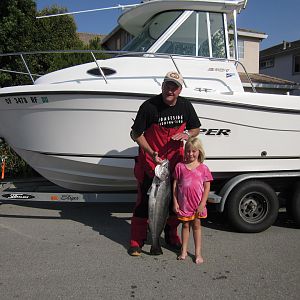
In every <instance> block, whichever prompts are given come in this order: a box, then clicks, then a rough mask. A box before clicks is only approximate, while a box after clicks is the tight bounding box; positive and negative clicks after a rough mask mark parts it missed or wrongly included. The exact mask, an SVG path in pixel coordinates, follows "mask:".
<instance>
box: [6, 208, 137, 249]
mask: <svg viewBox="0 0 300 300" xmlns="http://www.w3.org/2000/svg"><path fill="white" fill-rule="evenodd" d="M13 204H15V205H20V206H25V207H34V208H39V209H51V210H56V211H59V214H60V217H57V216H40V215H37V216H33V215H30V216H28V215H27V216H26V215H4V214H1V213H0V217H5V218H28V219H58V220H59V219H66V220H73V221H76V222H79V223H82V224H84V225H86V226H89V227H91V228H92V229H93V230H94V231H96V232H98V233H99V234H100V235H103V236H105V237H107V238H109V239H111V240H112V241H114V242H116V243H118V244H120V245H122V246H123V247H124V248H126V249H127V248H128V244H129V234H130V218H131V214H132V210H133V206H134V203H113V204H112V203H49V202H21V203H16V202H14V203H13ZM122 214H125V216H122Z"/></svg>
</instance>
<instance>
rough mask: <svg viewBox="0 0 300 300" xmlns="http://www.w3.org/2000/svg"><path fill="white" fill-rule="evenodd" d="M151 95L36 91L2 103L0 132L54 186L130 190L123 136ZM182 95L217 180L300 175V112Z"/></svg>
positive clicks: (132, 149) (130, 150)
mask: <svg viewBox="0 0 300 300" xmlns="http://www.w3.org/2000/svg"><path fill="white" fill-rule="evenodd" d="M151 95H152V94H151V93H149V94H144V95H142V94H140V93H133V92H131V93H130V92H128V93H117V94H116V93H113V92H111V93H109V92H101V91H99V92H93V93H92V92H90V93H84V92H79V91H78V92H76V93H74V92H71V91H65V92H52V93H50V92H48V93H44V92H37V91H35V92H32V93H29V92H26V93H23V94H21V93H19V94H18V95H17V96H14V95H10V96H9V97H8V96H6V97H1V98H0V113H1V115H0V117H1V120H0V131H1V132H0V133H1V136H2V137H4V138H5V139H6V141H7V142H8V143H9V144H10V145H11V146H12V147H13V149H15V151H16V152H17V153H18V154H19V155H20V156H21V157H23V158H24V159H25V161H27V162H28V164H29V165H31V166H32V167H33V168H34V169H35V170H36V171H37V172H39V173H40V174H41V175H42V176H44V177H45V178H47V179H48V180H50V181H52V182H53V183H55V184H57V185H60V186H62V187H65V188H68V189H72V190H77V191H90V192H98V191H116V190H119V191H126V190H135V189H136V182H135V178H134V174H133V166H134V157H135V156H136V155H137V150H138V149H137V146H136V144H135V143H134V142H133V141H132V140H131V139H130V137H129V132H130V128H131V126H132V124H133V119H134V118H135V116H136V113H137V110H138V108H139V106H140V105H141V104H142V102H143V101H145V100H146V99H147V98H148V97H150V96H151ZM184 96H186V97H187V98H189V99H190V101H191V102H192V103H193V105H194V107H195V110H196V112H197V115H198V116H199V118H200V120H201V123H202V126H201V134H200V138H201V139H202V141H203V143H204V147H205V150H206V153H207V160H206V163H207V165H208V166H209V167H210V169H211V170H212V172H213V174H214V177H215V178H216V179H220V178H228V177H230V176H232V174H240V173H247V172H269V171H294V170H300V158H299V157H300V145H299V141H300V122H299V121H300V117H299V116H300V114H299V111H297V110H292V109H288V108H283V107H282V108H278V106H276V108H275V106H274V107H273V106H270V105H269V106H268V105H267V102H266V103H264V101H266V100H265V98H266V97H265V98H264V97H263V96H260V95H254V96H253V95H252V94H247V93H240V94H238V95H221V94H215V95H210V96H208V95H206V94H205V93H204V94H201V93H200V95H199V94H195V92H192V91H189V90H188V89H186V90H185V91H184ZM257 97H258V99H256V98H257ZM273 97H274V96H273ZM7 98H10V99H14V98H19V99H22V98H23V103H11V104H7ZM250 98H252V99H250ZM31 99H35V100H36V102H32V101H31ZM20 101H21V100H20ZM268 101H270V100H268ZM273 101H279V98H278V97H277V98H276V97H275V98H273ZM12 102H13V101H12ZM246 103H248V104H246ZM249 103H262V104H260V105H258V104H252V105H249Z"/></svg>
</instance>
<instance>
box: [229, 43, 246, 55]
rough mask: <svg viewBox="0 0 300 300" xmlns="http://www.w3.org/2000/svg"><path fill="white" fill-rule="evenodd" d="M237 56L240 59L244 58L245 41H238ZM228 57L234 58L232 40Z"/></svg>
mask: <svg viewBox="0 0 300 300" xmlns="http://www.w3.org/2000/svg"><path fill="white" fill-rule="evenodd" d="M238 55H239V59H240V58H245V41H244V40H241V39H238ZM230 57H232V58H235V52H234V42H233V40H232V42H231V45H230Z"/></svg>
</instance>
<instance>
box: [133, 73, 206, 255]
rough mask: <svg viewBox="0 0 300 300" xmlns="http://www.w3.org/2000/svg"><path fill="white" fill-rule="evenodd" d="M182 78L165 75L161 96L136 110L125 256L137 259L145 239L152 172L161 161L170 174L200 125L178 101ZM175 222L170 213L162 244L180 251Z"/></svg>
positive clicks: (181, 100) (188, 106) (185, 103)
mask: <svg viewBox="0 0 300 300" xmlns="http://www.w3.org/2000/svg"><path fill="white" fill-rule="evenodd" d="M182 85H183V78H182V76H181V75H180V74H178V73H177V72H173V71H171V72H168V73H167V74H166V76H165V78H164V82H163V85H162V93H161V94H159V95H157V96H154V97H152V98H150V99H148V100H147V101H145V102H144V103H143V104H142V105H141V106H140V108H139V111H138V113H137V116H136V119H135V121H134V124H133V126H132V130H131V133H130V135H131V138H132V139H133V140H134V141H136V142H137V144H138V145H139V156H138V157H137V160H136V164H135V167H134V173H135V176H136V178H137V183H138V195H137V202H136V205H135V208H134V211H133V216H132V219H131V238H130V248H129V250H128V253H129V254H130V255H132V256H140V255H141V248H142V247H143V245H144V241H145V240H146V239H147V219H148V199H149V198H148V195H147V192H148V190H149V188H150V186H151V184H152V179H153V177H154V168H155V166H156V165H157V164H160V163H161V162H162V161H163V160H164V159H168V160H169V161H170V171H171V174H172V173H173V170H174V168H175V165H176V164H177V163H178V162H179V161H182V160H183V152H184V151H183V141H184V140H187V139H188V138H189V137H190V136H197V135H198V134H199V131H200V130H199V127H200V125H201V124H200V121H199V119H198V117H197V115H196V112H195V110H194V108H193V106H192V104H191V103H190V102H189V101H188V100H186V99H184V98H183V97H180V96H179V94H180V93H181V90H182ZM178 225H179V221H178V220H177V217H176V215H174V213H173V212H172V209H170V217H169V218H168V220H167V224H166V226H165V229H164V232H165V241H166V243H167V244H168V245H169V246H171V247H174V248H175V249H177V250H178V249H180V248H181V242H180V238H179V236H178V234H177V226H178Z"/></svg>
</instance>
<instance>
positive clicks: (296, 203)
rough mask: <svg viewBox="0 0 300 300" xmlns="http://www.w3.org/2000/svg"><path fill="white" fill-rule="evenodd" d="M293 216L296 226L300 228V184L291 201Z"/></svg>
mask: <svg viewBox="0 0 300 300" xmlns="http://www.w3.org/2000/svg"><path fill="white" fill-rule="evenodd" d="M291 214H292V216H293V219H294V220H295V221H296V224H297V225H298V226H300V183H298V184H297V186H296V188H295V190H294V194H293V197H292V199H291Z"/></svg>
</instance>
